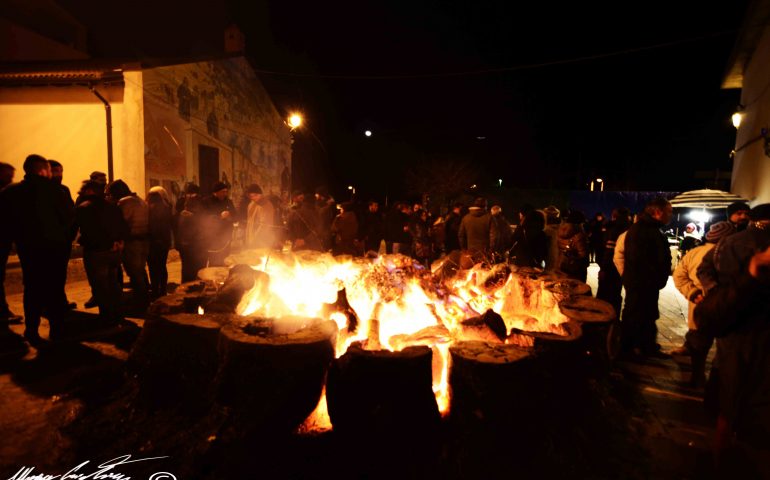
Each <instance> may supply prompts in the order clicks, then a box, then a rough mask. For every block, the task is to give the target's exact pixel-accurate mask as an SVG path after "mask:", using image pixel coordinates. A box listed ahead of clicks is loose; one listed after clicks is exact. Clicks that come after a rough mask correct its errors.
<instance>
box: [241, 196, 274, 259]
mask: <svg viewBox="0 0 770 480" xmlns="http://www.w3.org/2000/svg"><path fill="white" fill-rule="evenodd" d="M246 195H247V196H248V198H249V205H248V207H247V210H246V248H274V247H275V241H276V235H275V225H274V223H275V218H274V217H275V208H274V207H273V204H272V202H270V200H268V199H267V198H264V197H263V195H262V188H260V186H259V185H257V184H252V185H249V186H248V187H247V188H246Z"/></svg>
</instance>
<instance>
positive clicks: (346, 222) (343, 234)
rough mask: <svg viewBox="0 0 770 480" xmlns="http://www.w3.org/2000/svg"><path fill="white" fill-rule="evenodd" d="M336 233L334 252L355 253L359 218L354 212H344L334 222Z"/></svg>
mask: <svg viewBox="0 0 770 480" xmlns="http://www.w3.org/2000/svg"><path fill="white" fill-rule="evenodd" d="M332 234H333V235H334V254H335V255H338V254H344V255H355V254H356V253H357V249H356V245H355V242H356V237H357V236H358V219H357V218H356V214H355V213H354V212H342V213H340V214H339V215H337V217H336V218H335V219H334V222H332Z"/></svg>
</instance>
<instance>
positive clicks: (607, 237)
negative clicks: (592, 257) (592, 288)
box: [596, 207, 631, 317]
mask: <svg viewBox="0 0 770 480" xmlns="http://www.w3.org/2000/svg"><path fill="white" fill-rule="evenodd" d="M630 226H631V212H629V211H628V209H627V208H625V207H618V208H616V209H614V210H612V220H611V221H610V223H608V224H607V231H606V232H604V248H603V249H602V253H601V254H599V259H598V263H599V290H598V291H597V292H596V298H599V299H602V300H604V301H606V302H607V303H609V304H610V305H612V306H613V307H614V308H615V315H617V316H618V317H620V306H621V305H622V304H623V297H622V294H621V291H622V290H623V281H622V280H621V278H620V272H619V271H618V269H617V267H616V266H615V262H614V261H613V259H614V258H615V247H616V244H617V241H618V237H619V236H620V235H621V234H623V233H625V232H626V231H627V230H628V228H629V227H630Z"/></svg>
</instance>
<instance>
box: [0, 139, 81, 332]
mask: <svg viewBox="0 0 770 480" xmlns="http://www.w3.org/2000/svg"><path fill="white" fill-rule="evenodd" d="M72 214H73V212H72V210H71V209H69V208H68V205H67V204H66V202H65V201H64V199H63V198H62V195H61V189H60V188H59V185H57V184H56V183H54V182H52V181H51V166H50V165H49V164H48V161H47V160H46V159H45V158H43V157H42V156H40V155H35V154H32V155H29V156H28V157H27V158H26V160H25V161H24V179H23V180H22V181H21V182H19V183H15V184H12V185H9V186H8V187H6V188H5V189H4V190H3V191H2V192H0V215H2V217H0V218H2V221H0V224H2V225H3V226H4V228H3V229H2V233H0V235H2V236H4V237H6V240H5V241H7V240H11V241H13V242H14V243H15V244H16V249H17V251H18V254H19V261H20V262H21V269H22V274H23V276H24V317H25V319H24V320H25V330H24V338H26V339H27V341H28V342H30V344H32V345H33V346H39V345H41V343H42V342H43V340H42V339H41V337H40V334H39V332H38V329H39V327H40V319H41V316H42V315H43V312H45V314H46V316H47V317H48V324H49V326H50V331H49V340H58V339H60V338H61V337H62V334H63V331H62V329H63V323H64V321H65V315H66V309H65V303H66V300H65V299H64V297H63V293H64V284H65V283H66V282H67V269H66V267H64V266H62V259H63V258H65V257H66V252H67V248H68V246H67V244H68V242H69V235H70V228H71V226H72V221H73V220H72Z"/></svg>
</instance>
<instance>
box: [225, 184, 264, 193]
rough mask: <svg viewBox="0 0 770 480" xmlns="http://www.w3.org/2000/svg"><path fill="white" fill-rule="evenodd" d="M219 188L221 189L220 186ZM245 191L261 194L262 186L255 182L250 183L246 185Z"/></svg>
mask: <svg viewBox="0 0 770 480" xmlns="http://www.w3.org/2000/svg"><path fill="white" fill-rule="evenodd" d="M220 190H221V188H220ZM215 191H216V190H215ZM246 193H258V194H260V195H261V194H262V187H260V186H259V185H257V184H256V183H252V184H251V185H249V186H248V187H246Z"/></svg>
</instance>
